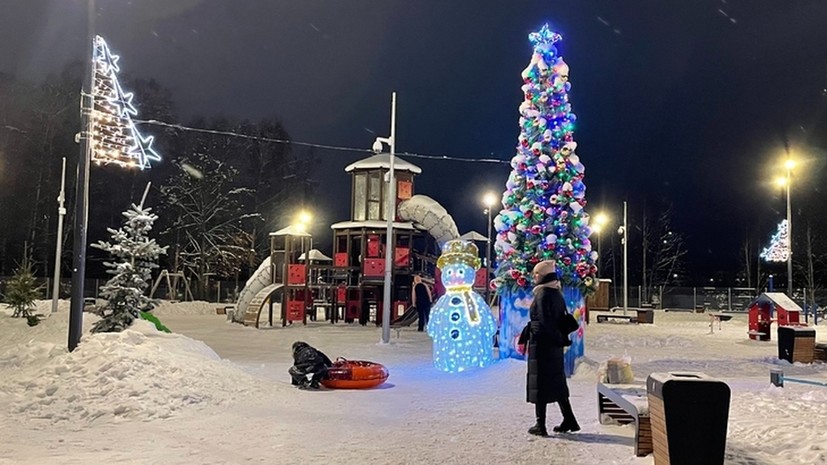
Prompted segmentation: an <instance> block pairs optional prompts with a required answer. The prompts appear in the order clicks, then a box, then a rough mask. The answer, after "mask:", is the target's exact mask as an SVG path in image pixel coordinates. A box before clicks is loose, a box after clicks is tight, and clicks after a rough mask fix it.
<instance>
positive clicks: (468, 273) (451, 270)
mask: <svg viewBox="0 0 827 465" xmlns="http://www.w3.org/2000/svg"><path fill="white" fill-rule="evenodd" d="M475 277H476V274H475V272H474V269H473V268H471V267H470V266H468V265H464V264H461V263H458V264H451V265H448V266H446V267H445V268H443V269H442V285H443V286H445V288H446V289H447V288H451V287H455V286H470V285H472V284H474V278H475Z"/></svg>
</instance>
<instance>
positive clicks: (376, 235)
mask: <svg viewBox="0 0 827 465" xmlns="http://www.w3.org/2000/svg"><path fill="white" fill-rule="evenodd" d="M389 160H390V157H389V154H387V153H382V154H378V155H374V156H371V157H368V158H366V159H363V160H360V161H357V162H355V163H352V164H350V165H348V166H347V167H346V168H345V172H347V173H350V175H351V178H352V186H353V188H352V193H351V199H350V201H351V203H350V205H351V215H350V219H349V220H348V221H341V222H338V223H335V224H333V225H331V229H332V230H333V254H332V259H331V258H330V257H327V256H326V255H324V254H322V253H321V252H320V251H318V250H315V249H312V250H311V248H310V244H311V241H312V238H311V236H310V234H308V233H306V232H304V230H301V229H299V228H296V227H295V226H290V227H287V228H284V229H281V230H279V231H277V232H274V233H271V234H270V257H269V258H268V259H267V260H265V261H264V262H262V264H261V265H260V266H259V268H258V269H257V270H256V272H255V273H253V275H252V276H251V277H250V279H249V280H248V281H247V283H246V285H245V287H244V289H243V290H242V291H241V293H240V294H239V299H238V302H237V305H236V310H235V313H234V316H233V319H234V321H237V322H241V323H244V324H245V325H247V326H255V327H259V325H260V321H262V318H263V317H264V316H265V315H266V316H267V320H266V321H267V323H268V324H269V325H270V326H273V325H274V324H275V323H276V321H277V320H278V319H280V320H281V323H282V326H286V325H288V324H293V323H297V322H302V323H303V324H307V321H308V320H311V321H320V320H325V321H329V322H330V323H337V322H339V321H341V320H344V322H346V323H352V322H355V321H358V322H359V323H360V324H362V325H366V324H367V323H369V322H373V323H375V324H376V325H381V324H382V300H383V299H382V297H383V295H382V294H383V292H382V291H383V285H384V280H385V251H386V250H387V249H388V247H387V244H388V238H387V237H386V236H387V234H386V232H387V230H386V226H387V211H388V209H387V202H388V201H390V199H388V198H387V197H388V183H387V182H385V181H384V179H386V175H387V173H388V171H389V169H390V161H389ZM394 166H395V167H394V171H395V177H394V178H395V181H396V183H397V186H396V187H397V189H396V198H395V199H393V202H394V204H395V205H396V209H395V211H396V217H395V218H393V220H394V221H393V237H392V238H391V240H392V241H393V248H392V250H393V255H394V256H393V260H392V263H393V270H392V283H393V286H392V289H391V302H392V305H393V307H392V309H391V320H392V321H401V320H402V319H403V317H404V316H406V313H405V312H406V310H407V309H408V308H409V302H410V300H411V290H412V282H413V276H414V275H415V274H419V275H421V276H422V277H423V280H424V281H425V282H434V283H439V275H438V270H437V268H436V259H437V256H438V255H439V252H440V246H441V244H443V243H444V242H447V241H448V240H451V239H456V238H458V237H459V232H458V231H457V227H456V224H455V223H454V220H453V218H451V216H450V215H449V214H448V212H447V211H445V209H444V208H443V207H442V206H441V205H440V204H439V203H437V202H436V201H435V200H433V199H431V198H429V197H427V196H424V195H415V194H414V177H415V175H417V174H419V173H421V171H422V170H421V169H420V168H419V167H418V166H416V165H414V164H412V163H409V162H407V161H405V160H403V159H401V158H399V157H398V156H397V157H395V163H394ZM487 284H488V274H487V272H486V270H485V269H484V268H483V269H481V270H480V271H479V272H478V275H477V279H476V281H475V288H477V289H480V290H484V289H485V287H486V286H487ZM442 292H444V290H442V289H440V286H435V289H434V295H435V297H434V298H435V299H436V296H438V295H440V294H441V293H442ZM265 309H267V311H266V312H265ZM411 315H415V312H413V313H411V312H409V313H407V316H408V320H410V316H411ZM413 321H415V319H414V320H413ZM406 323H408V324H410V321H406Z"/></svg>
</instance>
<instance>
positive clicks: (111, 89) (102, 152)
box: [91, 36, 161, 169]
mask: <svg viewBox="0 0 827 465" xmlns="http://www.w3.org/2000/svg"><path fill="white" fill-rule="evenodd" d="M118 59H119V58H118V56H117V55H113V54H112V52H111V51H110V50H109V46H108V45H107V44H106V41H105V40H103V37H101V36H96V37H95V47H94V54H93V61H94V65H95V79H94V84H93V86H94V87H93V88H92V95H93V97H94V102H95V108H94V111H92V115H91V116H92V118H91V119H92V125H91V133H92V134H93V137H92V138H91V141H92V161H94V162H97V163H103V164H108V163H114V164H118V165H122V166H129V167H138V168H140V169H144V168H149V162H150V161H160V159H161V157H160V156H159V155H158V154H157V153H156V152H155V151H154V150H153V149H152V140H153V138H152V136H147V137H143V136H142V135H141V134H140V133H139V132H138V129H137V128H136V127H135V122H134V121H133V120H132V118H133V117H134V116H136V115H137V114H138V111H137V110H136V109H135V106H134V105H133V104H132V94H131V93H127V92H124V90H123V88H121V84H120V81H119V80H118V72H119V71H120V68H119V67H118Z"/></svg>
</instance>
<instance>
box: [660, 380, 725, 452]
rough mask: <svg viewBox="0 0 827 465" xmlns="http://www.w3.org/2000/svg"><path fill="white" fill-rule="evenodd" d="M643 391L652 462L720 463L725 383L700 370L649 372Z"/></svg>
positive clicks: (723, 445)
mask: <svg viewBox="0 0 827 465" xmlns="http://www.w3.org/2000/svg"><path fill="white" fill-rule="evenodd" d="M646 391H647V393H648V397H649V419H650V421H651V425H652V445H653V448H654V457H655V465H682V464H687V465H697V464H701V463H702V464H704V465H716V464H721V465H723V463H724V451H725V449H726V434H727V421H728V419H729V399H730V390H729V386H727V384H726V383H724V382H723V381H720V380H717V379H713V378H711V377H709V376H707V375H705V374H703V373H687V372H681V373H652V374H651V375H649V378H647V380H646Z"/></svg>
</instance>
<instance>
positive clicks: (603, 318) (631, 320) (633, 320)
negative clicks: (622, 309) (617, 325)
mask: <svg viewBox="0 0 827 465" xmlns="http://www.w3.org/2000/svg"><path fill="white" fill-rule="evenodd" d="M610 319H613V320H625V321H627V322H628V323H637V318H636V317H633V316H631V315H615V314H614V313H601V314H599V315H597V322H598V323H606V322H608V321H609V320H610Z"/></svg>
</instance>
